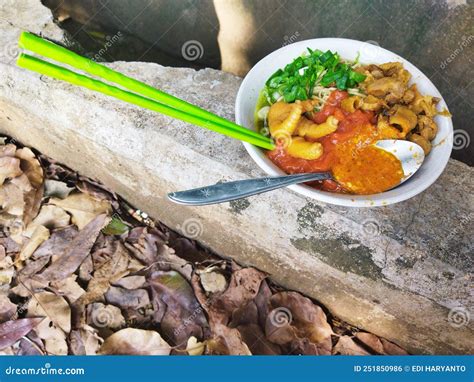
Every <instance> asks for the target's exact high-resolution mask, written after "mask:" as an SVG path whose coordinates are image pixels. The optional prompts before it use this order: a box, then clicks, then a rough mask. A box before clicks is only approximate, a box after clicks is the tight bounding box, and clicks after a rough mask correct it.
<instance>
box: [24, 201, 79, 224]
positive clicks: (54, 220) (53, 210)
mask: <svg viewBox="0 0 474 382" xmlns="http://www.w3.org/2000/svg"><path fill="white" fill-rule="evenodd" d="M70 220H71V217H70V216H69V215H68V213H67V212H65V211H64V210H63V209H62V208H60V207H57V206H54V205H49V204H45V205H44V206H43V207H41V209H40V212H39V214H38V216H36V218H34V219H33V221H32V222H31V223H30V224H29V225H28V227H29V226H31V225H43V226H45V227H47V228H49V229H54V228H63V227H67V226H68V225H69V222H70Z"/></svg>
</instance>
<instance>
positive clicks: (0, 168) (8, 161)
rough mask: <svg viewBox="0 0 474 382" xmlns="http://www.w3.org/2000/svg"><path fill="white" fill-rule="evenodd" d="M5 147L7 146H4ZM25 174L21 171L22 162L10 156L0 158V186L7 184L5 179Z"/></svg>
mask: <svg viewBox="0 0 474 382" xmlns="http://www.w3.org/2000/svg"><path fill="white" fill-rule="evenodd" d="M3 147H5V146H3ZM22 173H23V171H21V169H20V160H19V159H18V158H12V157H10V156H4V157H1V158H0V185H2V184H3V183H4V182H5V179H11V178H15V177H17V176H20V175H21V174H22Z"/></svg>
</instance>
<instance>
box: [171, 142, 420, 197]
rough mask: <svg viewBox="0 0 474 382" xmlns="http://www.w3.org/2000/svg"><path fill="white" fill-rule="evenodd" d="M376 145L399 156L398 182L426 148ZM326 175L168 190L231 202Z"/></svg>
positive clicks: (409, 173)
mask: <svg viewBox="0 0 474 382" xmlns="http://www.w3.org/2000/svg"><path fill="white" fill-rule="evenodd" d="M375 145H376V146H377V147H379V148H381V149H383V150H385V151H388V152H390V153H392V154H393V155H395V156H396V157H397V158H398V159H399V160H400V162H401V164H402V169H403V173H404V176H403V178H402V179H401V181H400V183H399V184H402V183H403V182H405V181H406V180H407V179H409V178H410V177H411V176H412V175H413V174H414V173H415V172H416V171H417V170H418V169H419V168H420V166H421V164H422V163H423V160H424V158H425V155H424V153H423V149H422V148H421V147H420V146H419V145H417V144H415V143H413V142H409V141H403V140H395V139H390V140H389V139H387V140H381V141H377V142H376V143H375ZM325 179H333V176H332V174H331V173H330V172H318V173H305V174H296V175H284V176H275V177H264V178H258V179H246V180H237V181H233V182H225V183H217V184H214V185H211V186H206V187H200V188H194V189H191V190H186V191H179V192H171V193H169V194H168V198H169V199H170V200H171V201H173V202H175V203H178V204H186V205H193V206H204V205H208V204H216V203H223V202H230V201H232V200H237V199H242V198H246V197H248V196H252V195H256V194H261V193H263V192H267V191H272V190H276V189H277V188H281V187H286V186H290V185H292V184H297V183H304V182H311V181H315V180H325ZM399 184H398V185H399ZM398 185H397V186H398Z"/></svg>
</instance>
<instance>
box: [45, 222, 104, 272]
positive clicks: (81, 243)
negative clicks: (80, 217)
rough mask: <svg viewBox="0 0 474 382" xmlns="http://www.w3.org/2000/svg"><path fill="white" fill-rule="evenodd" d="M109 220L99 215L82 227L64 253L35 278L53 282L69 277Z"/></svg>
mask: <svg viewBox="0 0 474 382" xmlns="http://www.w3.org/2000/svg"><path fill="white" fill-rule="evenodd" d="M108 220H109V218H107V216H106V215H105V214H104V215H99V216H97V217H96V218H94V219H93V220H92V221H91V222H90V223H89V224H87V226H86V227H84V228H83V229H82V230H81V231H79V233H78V234H77V235H76V237H75V238H74V239H73V240H72V241H71V242H70V243H69V245H68V246H67V248H66V249H65V250H64V253H63V254H62V255H61V257H59V258H58V259H57V260H56V261H54V262H53V263H52V264H51V265H50V266H49V267H48V268H46V269H45V270H44V271H43V272H42V273H40V274H39V275H38V276H37V277H38V278H40V279H42V280H47V281H55V280H61V279H64V278H66V277H68V276H70V275H71V274H72V273H73V272H75V271H76V269H77V268H79V266H80V265H81V263H82V262H83V261H84V259H85V258H86V256H87V255H88V254H89V252H90V250H91V248H92V246H93V245H94V243H95V241H96V239H97V236H98V235H99V233H100V230H101V229H102V228H103V227H104V226H105V225H106V224H107V221H108Z"/></svg>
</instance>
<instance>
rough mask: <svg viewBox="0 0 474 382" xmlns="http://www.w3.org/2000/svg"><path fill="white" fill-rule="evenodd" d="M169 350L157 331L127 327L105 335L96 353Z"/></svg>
mask: <svg viewBox="0 0 474 382" xmlns="http://www.w3.org/2000/svg"><path fill="white" fill-rule="evenodd" d="M170 351H171V347H170V346H169V345H168V344H167V343H166V341H165V340H163V339H162V338H161V336H160V335H159V333H158V332H155V331H153V330H142V329H134V328H127V329H122V330H120V331H118V332H116V333H114V334H112V335H111V336H110V337H107V339H106V340H105V342H104V344H103V345H102V346H101V348H100V350H99V352H98V354H131V355H168V354H170Z"/></svg>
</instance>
